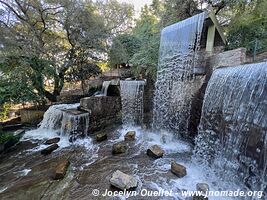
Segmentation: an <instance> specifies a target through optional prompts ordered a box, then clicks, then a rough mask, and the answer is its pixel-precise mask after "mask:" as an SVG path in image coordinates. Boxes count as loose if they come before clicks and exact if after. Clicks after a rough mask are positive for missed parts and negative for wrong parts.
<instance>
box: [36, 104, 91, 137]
mask: <svg viewBox="0 0 267 200" xmlns="http://www.w3.org/2000/svg"><path fill="white" fill-rule="evenodd" d="M79 105H80V104H79V103H78V104H59V105H52V106H50V107H49V109H48V110H47V111H46V112H45V114H44V118H43V121H42V122H41V125H40V128H41V129H51V130H59V131H60V134H61V135H71V136H72V137H73V136H74V137H77V136H79V135H83V136H84V135H87V132H88V128H89V113H85V112H80V111H78V110H77V107H78V106H79Z"/></svg>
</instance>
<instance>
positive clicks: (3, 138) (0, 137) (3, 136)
mask: <svg viewBox="0 0 267 200" xmlns="http://www.w3.org/2000/svg"><path fill="white" fill-rule="evenodd" d="M13 137H14V136H13V135H12V134H11V133H5V132H1V131H0V145H3V144H5V143H6V142H7V141H9V140H11V139H12V138H13Z"/></svg>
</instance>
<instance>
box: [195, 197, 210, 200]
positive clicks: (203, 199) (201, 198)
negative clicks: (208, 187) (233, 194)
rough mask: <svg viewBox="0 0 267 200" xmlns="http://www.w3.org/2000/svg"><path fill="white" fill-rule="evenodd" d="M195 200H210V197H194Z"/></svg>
mask: <svg viewBox="0 0 267 200" xmlns="http://www.w3.org/2000/svg"><path fill="white" fill-rule="evenodd" d="M193 200H208V197H205V196H193Z"/></svg>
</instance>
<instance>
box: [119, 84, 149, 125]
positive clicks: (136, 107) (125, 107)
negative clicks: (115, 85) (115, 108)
mask: <svg viewBox="0 0 267 200" xmlns="http://www.w3.org/2000/svg"><path fill="white" fill-rule="evenodd" d="M144 85H145V82H144V81H120V88H121V103H122V123H123V124H124V125H136V124H137V125H140V124H142V122H143V111H144V109H143V93H144Z"/></svg>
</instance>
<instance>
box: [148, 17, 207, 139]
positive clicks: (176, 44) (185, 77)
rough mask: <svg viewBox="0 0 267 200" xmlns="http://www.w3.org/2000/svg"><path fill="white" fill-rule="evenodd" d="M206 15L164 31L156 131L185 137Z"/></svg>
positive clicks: (157, 85) (155, 117)
mask: <svg viewBox="0 0 267 200" xmlns="http://www.w3.org/2000/svg"><path fill="white" fill-rule="evenodd" d="M205 16H206V13H205V12H203V13H201V14H198V15H195V16H193V17H191V18H188V19H186V20H183V21H181V22H179V23H176V24H173V25H171V26H168V27H166V28H164V29H163V30H162V32H161V41H160V55H159V64H158V71H157V81H156V90H155V97H154V111H153V127H154V128H155V129H157V130H160V129H165V130H169V131H172V132H179V133H180V134H182V135H184V136H186V135H187V132H188V126H189V117H190V110H191V91H190V89H191V87H192V82H193V81H194V74H193V71H194V66H195V64H196V61H197V52H198V50H199V48H200V37H201V33H202V28H203V23H204V19H205Z"/></svg>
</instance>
